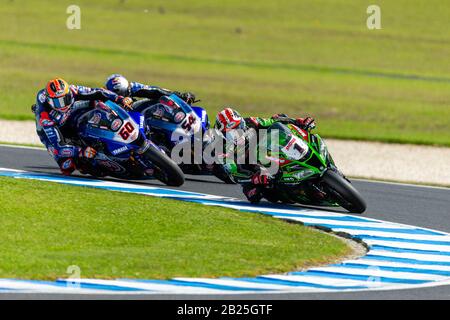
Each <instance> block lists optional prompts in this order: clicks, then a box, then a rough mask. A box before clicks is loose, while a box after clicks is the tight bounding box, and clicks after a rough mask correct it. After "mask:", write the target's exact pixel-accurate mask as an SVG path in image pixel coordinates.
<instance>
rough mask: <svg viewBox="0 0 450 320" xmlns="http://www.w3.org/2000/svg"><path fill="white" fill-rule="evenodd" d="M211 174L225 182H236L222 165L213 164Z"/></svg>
mask: <svg viewBox="0 0 450 320" xmlns="http://www.w3.org/2000/svg"><path fill="white" fill-rule="evenodd" d="M213 174H214V176H215V177H216V178H219V179H220V180H222V181H223V182H225V183H226V184H236V181H234V180H233V178H232V177H231V176H230V175H229V174H228V173H227V172H226V171H225V169H224V167H223V165H219V164H217V165H215V166H214V169H213Z"/></svg>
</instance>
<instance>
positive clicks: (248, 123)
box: [214, 108, 315, 203]
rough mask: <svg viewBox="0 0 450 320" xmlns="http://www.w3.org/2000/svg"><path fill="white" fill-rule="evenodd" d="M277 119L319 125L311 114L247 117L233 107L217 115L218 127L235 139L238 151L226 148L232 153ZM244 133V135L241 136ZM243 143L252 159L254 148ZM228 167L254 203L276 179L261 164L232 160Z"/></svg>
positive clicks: (227, 135) (226, 136) (217, 128)
mask: <svg viewBox="0 0 450 320" xmlns="http://www.w3.org/2000/svg"><path fill="white" fill-rule="evenodd" d="M275 122H281V123H292V124H295V125H297V126H299V127H300V128H302V129H305V130H311V129H314V128H315V122H314V119H313V118H311V117H306V118H296V119H294V118H290V117H288V116H287V115H286V114H275V115H273V116H272V117H271V118H259V117H248V118H243V117H242V116H241V115H240V114H239V112H237V111H236V110H234V109H232V108H225V109H223V110H222V111H220V112H219V113H218V114H217V117H216V122H215V125H214V127H215V129H216V130H218V131H219V132H220V133H221V134H222V135H223V136H224V138H225V140H228V141H232V142H233V144H232V146H233V147H232V148H233V149H234V150H226V151H227V152H226V153H227V154H228V155H229V154H230V151H231V153H232V154H233V155H234V154H236V153H237V152H236V150H237V148H238V147H239V146H238V144H239V142H237V141H239V140H240V139H242V138H243V139H245V137H247V138H248V137H249V136H250V135H252V134H256V130H258V129H267V128H269V127H270V126H272V124H274V123H275ZM237 129H241V130H237ZM242 133H243V136H241V137H239V136H237V135H239V134H242ZM236 142H237V143H236ZM243 146H244V148H245V150H244V154H245V157H246V159H249V157H248V155H249V152H252V150H249V145H248V144H243ZM228 168H229V174H230V176H231V177H232V179H234V180H235V181H236V182H237V183H240V184H241V185H242V187H243V190H242V191H243V193H244V195H245V196H246V197H247V199H248V200H249V201H250V202H252V203H257V202H259V201H260V200H261V198H262V190H263V189H264V188H265V187H268V186H269V185H270V184H271V182H272V180H273V176H271V175H270V174H269V172H268V170H267V169H266V168H265V167H264V166H262V165H260V164H258V163H254V164H251V163H245V164H237V163H232V164H231V165H230V166H228Z"/></svg>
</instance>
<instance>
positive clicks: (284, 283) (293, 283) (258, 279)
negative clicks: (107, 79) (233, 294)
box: [231, 276, 367, 290]
mask: <svg viewBox="0 0 450 320" xmlns="http://www.w3.org/2000/svg"><path fill="white" fill-rule="evenodd" d="M231 279H234V280H239V281H246V282H254V283H262V284H272V285H282V286H290V287H307V288H316V289H328V290H349V289H367V286H332V285H324V284H318V283H311V282H302V281H294V280H292V281H290V280H283V279H273V278H267V277H264V276H261V277H256V278H231Z"/></svg>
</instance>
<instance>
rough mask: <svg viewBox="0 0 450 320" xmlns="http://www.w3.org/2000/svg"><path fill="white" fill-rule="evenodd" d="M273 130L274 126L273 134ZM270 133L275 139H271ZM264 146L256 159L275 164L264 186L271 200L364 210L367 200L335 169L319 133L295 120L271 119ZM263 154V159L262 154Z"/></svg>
mask: <svg viewBox="0 0 450 320" xmlns="http://www.w3.org/2000/svg"><path fill="white" fill-rule="evenodd" d="M273 130H277V132H275V134H274V135H272V134H271V132H272V131H273ZM272 136H275V137H277V138H275V139H277V141H272V140H273V138H271V137H272ZM260 143H263V144H264V145H265V146H266V147H267V150H266V152H264V155H261V154H259V155H258V160H259V162H260V163H263V164H264V166H266V167H269V166H270V165H271V164H272V165H273V162H276V163H277V165H278V171H277V173H276V174H275V179H274V183H273V185H272V186H270V187H269V188H265V189H264V190H263V195H264V198H266V199H267V200H269V201H271V202H274V203H276V202H282V203H291V204H292V203H300V204H305V205H314V206H341V207H343V208H345V209H347V210H348V211H350V212H353V213H362V212H364V211H365V210H366V203H365V201H364V199H363V198H362V196H361V194H360V193H359V192H358V191H357V190H356V189H355V188H354V187H353V186H352V184H351V183H350V181H349V180H348V179H347V178H346V177H345V176H344V175H343V174H342V173H341V172H340V171H339V170H338V169H337V167H336V165H335V164H334V161H333V159H332V157H331V155H330V153H329V152H328V149H327V146H326V144H325V142H324V141H323V140H322V138H321V137H320V136H319V135H318V134H312V133H310V132H308V131H306V130H302V129H300V128H299V127H297V126H295V125H294V124H282V123H280V122H276V123H274V124H273V125H272V126H271V127H270V128H269V129H268V131H267V135H266V138H265V139H262V141H261V142H260ZM262 157H264V159H263V158H262Z"/></svg>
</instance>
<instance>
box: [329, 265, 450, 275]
mask: <svg viewBox="0 0 450 320" xmlns="http://www.w3.org/2000/svg"><path fill="white" fill-rule="evenodd" d="M332 266H333V267H344V268H353V269H363V270H364V269H373V268H376V269H378V270H381V271H393V272H409V273H418V274H432V275H438V276H445V277H450V271H445V270H434V269H426V268H424V269H421V268H410V267H393V266H374V265H367V264H361V263H354V262H352V263H342V264H336V265H332Z"/></svg>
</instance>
